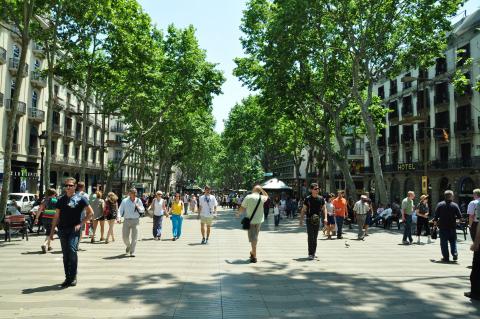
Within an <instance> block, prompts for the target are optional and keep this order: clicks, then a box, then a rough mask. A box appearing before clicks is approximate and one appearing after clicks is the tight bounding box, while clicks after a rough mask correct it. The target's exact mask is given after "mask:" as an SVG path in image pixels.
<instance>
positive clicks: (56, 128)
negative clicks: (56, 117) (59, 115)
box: [52, 123, 63, 137]
mask: <svg viewBox="0 0 480 319" xmlns="http://www.w3.org/2000/svg"><path fill="white" fill-rule="evenodd" d="M62 135H63V129H62V125H61V124H60V123H53V125H52V136H53V137H60V136H62Z"/></svg>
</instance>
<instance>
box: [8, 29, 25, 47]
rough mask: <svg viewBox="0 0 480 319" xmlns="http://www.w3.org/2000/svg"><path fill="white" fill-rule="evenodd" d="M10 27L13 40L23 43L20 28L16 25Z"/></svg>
mask: <svg viewBox="0 0 480 319" xmlns="http://www.w3.org/2000/svg"><path fill="white" fill-rule="evenodd" d="M10 29H11V30H12V31H11V32H10V36H11V37H12V40H13V41H15V42H17V43H19V44H22V33H21V32H20V29H18V28H17V27H16V26H11V27H10Z"/></svg>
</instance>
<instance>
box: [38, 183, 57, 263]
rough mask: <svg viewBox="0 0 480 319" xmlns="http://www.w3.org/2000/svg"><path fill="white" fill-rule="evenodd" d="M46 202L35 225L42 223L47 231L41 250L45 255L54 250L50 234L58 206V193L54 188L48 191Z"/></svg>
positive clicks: (42, 205)
mask: <svg viewBox="0 0 480 319" xmlns="http://www.w3.org/2000/svg"><path fill="white" fill-rule="evenodd" d="M45 196H46V198H45V200H44V201H43V202H42V203H41V204H40V208H39V210H38V214H37V216H36V218H35V224H38V222H39V221H41V223H42V225H43V227H44V228H45V231H46V237H45V241H44V242H43V244H42V246H40V247H41V249H42V252H43V253H44V254H46V253H47V250H48V251H51V250H52V246H51V240H50V233H51V232H52V221H53V218H54V217H55V208H56V206H57V191H56V190H55V189H54V188H50V189H47V191H46V194H45Z"/></svg>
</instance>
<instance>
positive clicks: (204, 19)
mask: <svg viewBox="0 0 480 319" xmlns="http://www.w3.org/2000/svg"><path fill="white" fill-rule="evenodd" d="M246 2H247V0H139V3H140V4H141V5H142V6H143V8H144V10H145V11H146V12H147V13H148V14H149V15H150V16H151V17H152V20H153V22H154V23H155V24H157V26H158V27H159V28H160V29H163V30H165V29H166V28H167V26H168V25H169V24H171V23H173V24H175V26H177V27H182V28H183V27H186V26H188V25H190V24H192V25H193V26H195V28H196V29H197V38H198V40H199V42H200V46H201V47H202V48H203V49H205V50H206V51H207V56H208V60H209V61H210V62H214V63H218V64H219V69H221V70H223V72H224V74H225V77H226V79H227V81H226V82H225V84H224V85H223V88H222V89H223V95H221V96H218V97H216V98H215V100H214V102H213V115H214V116H215V118H216V120H217V126H216V130H217V131H218V132H221V131H223V120H224V119H226V118H227V117H228V112H229V111H230V109H231V108H232V107H233V106H234V105H235V103H237V102H240V101H241V99H242V98H244V97H246V96H247V95H248V94H249V91H248V89H247V88H245V87H242V84H241V82H240V81H238V79H237V78H236V77H235V76H233V75H232V71H233V69H234V68H235V63H234V62H233V59H234V58H235V57H238V56H242V54H243V50H242V46H241V45H240V41H239V38H240V37H241V35H242V34H241V32H240V30H239V26H240V20H241V18H242V11H243V10H244V9H245V5H246ZM479 6H480V5H479V3H478V0H469V1H467V3H466V5H465V7H464V9H462V10H467V14H470V13H472V12H473V11H474V10H475V9H477V8H478V7H479Z"/></svg>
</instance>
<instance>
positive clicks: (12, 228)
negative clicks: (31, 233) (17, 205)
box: [4, 215, 28, 241]
mask: <svg viewBox="0 0 480 319" xmlns="http://www.w3.org/2000/svg"><path fill="white" fill-rule="evenodd" d="M4 223H5V241H7V240H8V241H11V238H12V233H13V232H21V233H22V239H24V238H25V239H26V240H27V241H28V222H27V220H26V218H25V215H10V216H5V221H4Z"/></svg>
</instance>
